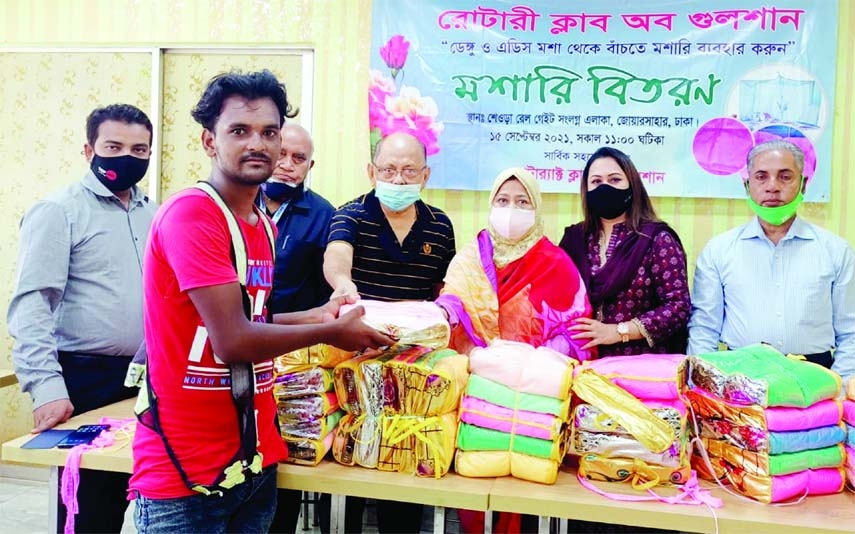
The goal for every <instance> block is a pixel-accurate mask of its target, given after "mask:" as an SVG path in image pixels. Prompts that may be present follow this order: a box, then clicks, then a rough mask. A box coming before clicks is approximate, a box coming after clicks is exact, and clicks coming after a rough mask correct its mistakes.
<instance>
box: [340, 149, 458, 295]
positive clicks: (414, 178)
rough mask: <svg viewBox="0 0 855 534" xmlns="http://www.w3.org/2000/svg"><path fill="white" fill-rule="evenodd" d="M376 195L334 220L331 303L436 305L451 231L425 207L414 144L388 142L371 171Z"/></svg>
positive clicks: (420, 156)
mask: <svg viewBox="0 0 855 534" xmlns="http://www.w3.org/2000/svg"><path fill="white" fill-rule="evenodd" d="M368 177H369V179H370V180H371V185H372V186H373V190H372V191H370V192H369V193H366V194H364V195H362V196H360V197H359V198H356V199H354V200H352V201H350V202H348V203H347V204H345V205H344V206H342V207H341V208H339V209H338V210H337V211H336V213H335V215H333V219H332V222H331V224H330V237H329V242H328V244H327V250H326V253H325V255H324V276H325V277H326V279H327V282H329V284H330V286H331V287H332V289H333V296H334V297H337V296H340V295H353V296H356V295H358V296H360V297H363V298H368V299H375V300H386V301H396V300H433V299H434V298H436V296H437V295H438V294H439V289H440V285H441V284H442V279H443V278H444V277H445V271H446V269H447V268H448V263H449V262H450V261H451V258H452V257H453V256H454V252H455V249H454V229H453V228H452V226H451V220H449V218H448V216H446V214H445V213H444V212H443V211H442V210H440V209H439V208H436V207H433V206H430V205H428V204H425V203H424V202H422V201H421V200H420V197H421V191H422V189H424V187H425V185H426V184H427V181H428V178H429V177H430V167H428V166H427V165H426V157H425V147H424V145H423V144H422V143H421V142H420V141H419V140H418V139H416V138H415V137H413V136H411V135H409V134H405V133H395V134H391V135H388V136H387V137H385V138H383V139H382V140H381V141H380V143H378V145H377V149H376V151H375V153H374V162H373V163H369V164H368Z"/></svg>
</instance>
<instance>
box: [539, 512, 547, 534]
mask: <svg viewBox="0 0 855 534" xmlns="http://www.w3.org/2000/svg"><path fill="white" fill-rule="evenodd" d="M537 532H538V534H549V518H548V517H546V516H540V517H538V518H537Z"/></svg>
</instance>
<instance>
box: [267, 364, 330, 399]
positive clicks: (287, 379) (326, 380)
mask: <svg viewBox="0 0 855 534" xmlns="http://www.w3.org/2000/svg"><path fill="white" fill-rule="evenodd" d="M273 377H274V378H273V396H274V397H276V398H277V400H278V399H288V398H291V397H302V396H304V395H314V394H318V393H325V392H327V391H332V389H333V373H332V370H331V369H324V368H321V367H318V366H316V365H281V364H277V365H275V367H274V373H273Z"/></svg>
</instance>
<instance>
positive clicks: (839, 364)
mask: <svg viewBox="0 0 855 534" xmlns="http://www.w3.org/2000/svg"><path fill="white" fill-rule="evenodd" d="M803 170H804V154H803V153H802V151H801V149H799V148H798V147H797V146H796V145H794V144H792V143H789V142H786V141H781V140H775V141H768V142H766V143H762V144H760V145H757V146H755V147H754V148H753V149H752V150H751V151H750V152H749V154H748V180H747V181H746V182H745V188H746V191H747V193H748V205H749V206H750V207H751V209H752V210H753V211H754V213H755V214H756V217H755V218H754V219H753V220H751V221H750V222H749V223H747V224H745V225H743V226H740V227H738V228H734V229H733V230H730V231H728V232H725V233H724V234H722V235H719V236H716V237H714V238H713V239H712V240H711V241H710V242H709V243H708V244H707V246H706V247H705V248H704V250H703V252H701V255H700V256H699V257H698V262H697V267H696V269H695V280H694V294H693V296H692V317H691V319H690V321H689V348H688V353H689V354H703V353H706V352H713V351H715V350H717V349H718V344H719V342H722V343H724V344H725V345H726V346H727V347H729V348H739V347H743V346H745V345H749V344H752V343H759V342H765V343H769V344H771V345H772V346H774V347H775V348H776V349H778V350H779V351H781V352H783V353H792V354H801V355H804V356H805V358H806V359H807V360H809V361H812V362H814V363H818V364H820V365H823V366H825V367H830V368H831V369H832V370H834V371H836V372H837V373H839V374H840V375H841V376H843V378H844V379H845V378H847V377H848V376H850V375H853V374H855V255H853V251H852V247H851V246H849V243H847V241H846V240H845V239H843V238H841V237H839V236H837V235H834V234H832V233H831V232H829V231H827V230H825V229H823V228H820V227H818V226H815V225H813V224H810V223H809V222H807V221H805V220H803V219H801V218H800V217H798V216H797V215H796V210H797V208H798V206H799V204H801V202H802V200H803V198H804V197H803V193H804V190H805V179H804V177H803V175H802V171H803Z"/></svg>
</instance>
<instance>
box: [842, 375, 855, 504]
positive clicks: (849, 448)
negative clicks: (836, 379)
mask: <svg viewBox="0 0 855 534" xmlns="http://www.w3.org/2000/svg"><path fill="white" fill-rule="evenodd" d="M843 422H844V423H846V476H847V477H848V478H849V486H850V487H851V488H852V489H853V490H855V376H851V377H849V381H848V382H847V386H846V400H844V401H843Z"/></svg>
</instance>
